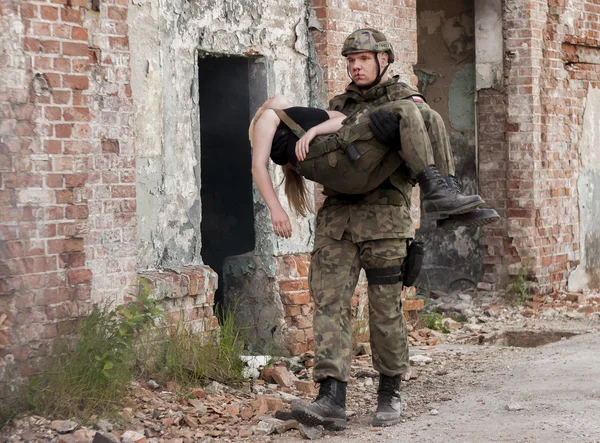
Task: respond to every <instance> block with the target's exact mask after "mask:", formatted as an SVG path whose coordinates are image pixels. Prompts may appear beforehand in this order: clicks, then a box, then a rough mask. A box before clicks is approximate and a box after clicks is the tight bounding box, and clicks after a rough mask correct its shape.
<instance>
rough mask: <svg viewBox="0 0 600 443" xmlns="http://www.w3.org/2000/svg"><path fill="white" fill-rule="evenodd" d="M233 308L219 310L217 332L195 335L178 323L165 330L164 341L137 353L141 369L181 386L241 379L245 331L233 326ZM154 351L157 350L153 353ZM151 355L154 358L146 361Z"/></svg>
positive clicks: (233, 382) (234, 382) (150, 344)
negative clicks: (219, 322)
mask: <svg viewBox="0 0 600 443" xmlns="http://www.w3.org/2000/svg"><path fill="white" fill-rule="evenodd" d="M234 314H235V308H233V309H222V310H221V315H220V317H221V325H220V329H219V331H218V333H204V334H198V333H196V332H194V331H193V330H191V329H190V328H189V327H185V326H184V325H183V324H182V323H181V322H180V323H178V324H177V325H175V326H173V327H171V328H169V330H168V331H169V332H168V334H167V337H166V339H164V340H162V341H159V342H156V341H149V342H148V343H146V346H142V347H141V349H139V350H138V351H139V352H140V353H141V354H140V356H141V357H140V358H138V361H139V362H143V363H142V370H144V371H145V372H147V374H148V375H149V376H151V377H153V378H155V379H157V380H160V381H163V382H165V381H169V380H171V381H176V382H177V383H179V384H181V385H183V386H185V385H192V384H197V383H203V382H207V381H208V380H216V381H218V382H220V383H225V384H236V383H239V382H241V381H242V380H243V376H242V369H243V368H244V363H243V361H242V360H241V359H240V355H243V354H245V352H244V346H245V337H246V331H247V328H238V327H237V326H236V325H235V315H234ZM157 350H158V351H157ZM149 353H152V354H154V355H158V358H154V359H148V358H146V355H148V354H149Z"/></svg>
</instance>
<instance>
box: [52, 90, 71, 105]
mask: <svg viewBox="0 0 600 443" xmlns="http://www.w3.org/2000/svg"><path fill="white" fill-rule="evenodd" d="M52 101H53V102H54V104H57V105H65V104H68V103H69V102H70V101H71V91H52Z"/></svg>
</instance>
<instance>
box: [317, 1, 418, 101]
mask: <svg viewBox="0 0 600 443" xmlns="http://www.w3.org/2000/svg"><path fill="white" fill-rule="evenodd" d="M310 4H311V6H312V8H313V9H314V11H315V14H316V17H317V18H318V19H319V22H320V23H321V25H322V27H323V30H322V31H318V30H314V31H313V32H312V38H313V40H314V42H315V49H316V51H317V61H318V64H319V66H321V68H322V69H323V83H324V86H325V88H326V89H327V91H328V92H329V96H330V97H332V96H333V95H335V94H339V93H341V92H343V91H344V90H345V88H346V86H347V85H348V83H349V79H348V74H347V73H346V63H345V61H344V58H343V57H342V56H341V52H342V45H343V43H344V40H345V39H346V37H347V36H348V35H349V34H350V33H351V32H353V31H355V30H357V29H360V28H367V27H370V28H376V29H378V30H380V31H382V32H383V33H384V34H385V35H386V37H387V38H388V39H389V40H390V41H391V42H392V45H393V46H394V52H395V55H396V61H395V62H394V64H393V65H392V67H391V70H392V72H393V73H394V74H399V75H400V76H401V78H402V79H403V80H404V81H409V82H413V84H414V85H416V79H415V78H414V74H413V71H412V67H413V65H414V64H415V63H416V61H417V24H416V19H417V11H416V1H415V0H379V1H377V2H361V1H357V0H342V1H335V0H311V3H310Z"/></svg>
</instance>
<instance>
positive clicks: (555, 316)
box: [0, 294, 600, 443]
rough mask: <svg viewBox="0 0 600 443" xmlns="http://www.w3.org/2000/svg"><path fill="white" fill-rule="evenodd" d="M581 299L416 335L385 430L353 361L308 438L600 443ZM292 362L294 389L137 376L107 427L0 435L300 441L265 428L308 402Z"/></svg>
mask: <svg viewBox="0 0 600 443" xmlns="http://www.w3.org/2000/svg"><path fill="white" fill-rule="evenodd" d="M589 300H590V299H588V303H587V305H585V306H584V305H583V304H581V303H580V304H571V302H570V301H568V297H566V296H564V294H563V295H556V296H555V297H554V298H552V297H549V298H547V299H546V301H543V300H542V301H540V303H546V304H547V305H548V306H549V309H547V310H539V309H538V308H540V306H541V305H540V306H537V307H535V312H534V313H533V314H532V313H528V312H526V310H527V309H530V308H524V307H519V308H510V307H509V308H502V309H496V310H491V311H490V310H485V309H479V310H478V309H474V311H473V312H472V314H473V315H472V316H471V319H470V321H469V323H465V324H463V325H460V327H459V329H457V330H455V331H453V332H452V333H448V334H438V333H434V332H433V331H429V330H420V331H418V332H419V334H421V335H423V341H422V342H418V339H420V337H421V336H420V335H419V334H416V332H417V331H413V333H411V334H412V336H411V337H412V338H411V340H412V341H413V344H415V345H414V346H412V347H411V349H410V354H411V370H410V373H409V374H407V375H406V377H405V378H407V379H408V380H406V381H404V382H403V384H402V395H403V400H404V402H405V409H404V414H403V416H404V421H403V423H400V424H398V425H396V426H393V427H389V428H373V427H371V425H370V420H371V415H372V413H373V411H374V409H375V406H376V390H377V380H378V378H377V374H376V372H375V371H374V370H373V368H372V366H371V364H370V358H369V356H367V355H365V356H360V357H356V358H355V359H354V361H353V365H352V377H351V381H350V383H349V386H348V402H347V409H348V415H349V417H350V418H349V427H348V429H346V430H344V431H341V432H327V431H325V432H323V430H321V429H318V430H317V432H316V435H314V436H316V437H318V439H319V440H324V441H327V442H331V443H341V442H487V441H489V442H496V441H498V442H532V441H534V442H537V441H539V442H598V443H600V312H599V310H600V303H598V298H597V297H596V298H594V299H593V300H594V301H593V302H589ZM590 303H591V304H590ZM590 306H592V307H593V309H590V308H589V307H590ZM469 309H470V308H469ZM445 324H447V325H448V326H452V323H451V322H450V323H445ZM425 337H427V338H425ZM438 339H439V340H438ZM438 341H439V344H435V345H431V343H434V342H436V343H437V342H438ZM550 342H552V343H550ZM427 343H429V345H428V344H427ZM305 363H306V362H305ZM292 366H293V365H290V364H289V362H288V364H287V367H286V366H282V367H281V368H282V369H285V370H286V371H288V372H289V374H290V376H291V377H292V379H293V380H292V381H293V383H294V384H293V385H292V386H291V387H285V386H283V385H282V384H281V383H280V384H274V383H273V382H272V381H271V382H270V383H269V382H268V381H263V380H258V381H255V382H253V383H247V384H246V385H245V386H244V387H243V388H241V389H240V388H238V389H232V388H229V387H226V386H223V385H218V384H213V385H212V386H208V387H204V388H202V389H196V390H194V391H191V390H188V391H186V392H182V391H181V390H179V389H178V388H177V386H174V385H171V386H168V385H167V386H160V387H158V386H152V384H150V383H149V381H142V382H141V383H138V384H136V385H135V386H133V387H132V389H131V392H130V395H129V398H128V401H127V403H126V405H125V406H124V408H123V409H122V411H120V412H119V417H118V419H116V420H111V421H112V423H108V424H109V425H110V426H109V429H105V428H106V423H105V424H104V426H99V425H97V424H96V425H94V426H92V425H91V424H90V425H89V427H85V426H82V425H80V424H79V423H65V422H51V421H50V420H47V419H46V418H42V417H21V418H19V419H18V420H16V421H15V422H14V423H13V424H12V425H10V426H7V427H6V428H5V429H3V430H2V431H0V442H5V441H6V442H20V441H40V442H42V441H44V442H45V441H52V442H57V443H89V442H92V441H95V442H100V441H117V442H118V441H122V442H124V443H131V442H134V443H159V442H172V443H189V442H202V443H209V442H217V441H219V442H221V441H254V442H261V443H262V442H274V443H279V442H300V441H304V440H305V439H304V438H303V437H302V435H301V433H300V431H299V430H298V429H297V424H296V426H294V422H276V423H279V424H280V425H282V424H283V423H287V425H289V426H288V427H289V428H290V429H288V430H281V429H279V431H280V432H281V433H280V434H277V433H272V434H269V433H270V432H272V430H273V429H272V426H271V425H270V423H273V422H275V420H273V418H270V417H272V416H273V415H275V411H276V410H279V411H283V412H285V411H289V408H290V406H289V404H290V402H291V401H293V400H294V399H297V398H298V397H300V398H305V399H312V398H314V392H315V391H314V389H315V387H314V385H312V383H311V382H310V364H306V365H305V366H302V365H301V366H300V368H298V367H296V368H293V367H292ZM296 366H298V365H296ZM192 394H193V395H192ZM194 395H195V396H196V397H197V398H196V397H194ZM280 417H281V415H280ZM283 418H284V419H285V417H283ZM290 423H291V424H290ZM61 427H63V428H64V429H69V430H66V431H65V430H63V431H61V432H59V430H58V429H59V428H61ZM98 429H104V431H105V434H102V435H104V436H106V435H107V434H108V432H109V431H111V432H110V435H108V439H107V440H100V439H99V436H100V432H99V431H98ZM268 434H269V435H268ZM94 437H95V438H94Z"/></svg>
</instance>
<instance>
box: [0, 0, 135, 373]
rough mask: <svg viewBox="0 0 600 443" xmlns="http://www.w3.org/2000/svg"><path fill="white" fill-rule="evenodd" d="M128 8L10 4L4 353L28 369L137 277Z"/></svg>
mask: <svg viewBox="0 0 600 443" xmlns="http://www.w3.org/2000/svg"><path fill="white" fill-rule="evenodd" d="M127 4H128V1H127V0H118V1H117V2H115V1H111V2H102V1H101V2H100V7H99V11H91V10H90V9H88V8H87V7H88V1H87V0H52V1H18V2H17V1H9V0H2V1H1V2H0V17H1V22H0V24H1V26H2V30H1V31H0V33H1V34H3V37H2V40H3V43H6V44H3V45H2V51H3V52H2V53H1V57H2V65H3V66H2V68H1V69H2V71H1V72H0V77H1V79H0V112H1V117H2V121H1V122H0V171H1V173H2V180H1V182H0V196H1V197H0V241H1V243H0V254H1V256H0V263H2V266H1V269H0V279H1V280H0V358H1V360H0V361H1V362H2V363H4V362H6V361H10V360H13V359H14V360H15V361H17V362H18V363H19V366H20V367H21V370H22V375H24V376H27V375H30V374H32V373H34V372H37V371H38V370H39V368H41V367H43V365H44V364H45V361H44V360H45V359H46V358H47V357H48V355H49V353H50V352H51V350H52V346H51V344H52V340H53V339H54V338H55V337H57V336H61V335H64V334H70V333H72V332H73V330H74V326H75V322H76V318H77V317H79V316H82V315H85V314H86V313H87V312H88V310H89V308H90V305H91V302H92V301H99V300H101V299H102V298H105V297H110V298H111V299H117V300H118V299H119V298H120V299H121V300H122V298H123V295H124V294H125V293H126V292H127V290H128V287H127V285H128V284H130V283H133V282H134V281H135V247H134V245H135V242H134V241H135V184H134V182H135V173H134V171H135V170H134V166H135V165H134V163H135V162H134V156H133V152H132V145H131V140H130V137H131V136H130V131H131V129H130V126H131V113H132V105H131V99H130V95H131V94H130V88H129V70H128V43H127V32H128V31H127V25H126V24H125V20H126V17H127Z"/></svg>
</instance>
